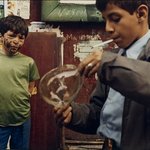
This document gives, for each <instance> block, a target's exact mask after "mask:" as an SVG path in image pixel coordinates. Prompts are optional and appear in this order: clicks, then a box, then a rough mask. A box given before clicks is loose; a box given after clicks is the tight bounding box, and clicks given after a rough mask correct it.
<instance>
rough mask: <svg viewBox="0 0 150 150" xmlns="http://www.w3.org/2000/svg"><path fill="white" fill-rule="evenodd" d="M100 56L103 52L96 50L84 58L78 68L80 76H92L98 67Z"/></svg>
mask: <svg viewBox="0 0 150 150" xmlns="http://www.w3.org/2000/svg"><path fill="white" fill-rule="evenodd" d="M102 54H103V50H102V49H97V50H94V51H93V52H92V53H90V54H89V55H88V56H87V57H85V58H84V59H83V61H82V62H81V63H80V64H79V66H78V70H79V72H80V74H81V75H84V76H85V77H90V76H92V75H94V74H95V73H96V72H97V71H98V69H99V67H100V63H101V58H102Z"/></svg>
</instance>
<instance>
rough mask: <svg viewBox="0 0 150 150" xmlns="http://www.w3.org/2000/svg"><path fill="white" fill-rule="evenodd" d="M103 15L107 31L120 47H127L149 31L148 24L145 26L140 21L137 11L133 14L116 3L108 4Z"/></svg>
mask: <svg viewBox="0 0 150 150" xmlns="http://www.w3.org/2000/svg"><path fill="white" fill-rule="evenodd" d="M102 15H103V18H104V20H105V21H106V27H105V29H106V31H107V32H108V33H109V35H110V38H112V39H114V42H115V43H116V44H117V45H118V46H119V47H120V48H127V47H128V46H130V45H131V44H132V43H133V42H134V41H136V40H138V39H139V38H141V37H142V36H143V35H144V34H145V32H147V31H148V29H147V26H145V28H144V27H143V26H141V23H139V17H138V16H137V12H134V13H133V14H132V15H131V14H130V13H129V12H127V11H126V10H124V9H121V8H120V7H118V6H116V5H113V4H108V5H107V7H106V10H105V11H103V12H102Z"/></svg>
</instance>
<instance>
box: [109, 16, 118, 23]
mask: <svg viewBox="0 0 150 150" xmlns="http://www.w3.org/2000/svg"><path fill="white" fill-rule="evenodd" d="M120 19H121V17H120V16H111V18H110V20H111V21H113V22H116V23H118V22H119V21H120Z"/></svg>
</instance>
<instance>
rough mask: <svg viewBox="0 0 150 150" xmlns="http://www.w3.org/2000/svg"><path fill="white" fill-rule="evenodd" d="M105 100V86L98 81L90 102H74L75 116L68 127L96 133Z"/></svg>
mask: <svg viewBox="0 0 150 150" xmlns="http://www.w3.org/2000/svg"><path fill="white" fill-rule="evenodd" d="M104 101H105V86H104V85H102V84H100V83H99V81H97V86H96V88H95V90H94V91H93V93H92V95H91V99H90V103H89V104H79V103H75V102H73V103H72V104H71V105H72V107H73V111H72V114H73V117H72V121H71V123H70V124H69V125H67V126H66V127H67V128H70V129H72V130H74V131H77V132H80V133H86V134H96V130H97V128H98V126H99V121H100V110H101V108H102V105H103V103H104Z"/></svg>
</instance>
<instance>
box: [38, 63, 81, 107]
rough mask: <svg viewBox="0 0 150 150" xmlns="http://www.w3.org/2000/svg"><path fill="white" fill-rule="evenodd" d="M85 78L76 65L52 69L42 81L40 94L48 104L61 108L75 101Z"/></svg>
mask: <svg viewBox="0 0 150 150" xmlns="http://www.w3.org/2000/svg"><path fill="white" fill-rule="evenodd" d="M82 82H83V78H82V77H81V76H80V74H79V72H78V71H77V68H76V66H74V65H69V64H67V65H63V66H60V67H57V68H54V69H52V70H51V71H49V72H48V73H46V74H45V75H44V76H43V77H42V79H41V80H40V84H39V90H40V94H41V96H42V98H43V100H45V101H46V102H47V103H48V104H50V105H53V106H56V107H59V106H61V105H64V104H68V103H70V102H71V101H73V100H75V98H76V97H77V95H78V93H79V91H80V89H81V87H82Z"/></svg>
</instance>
